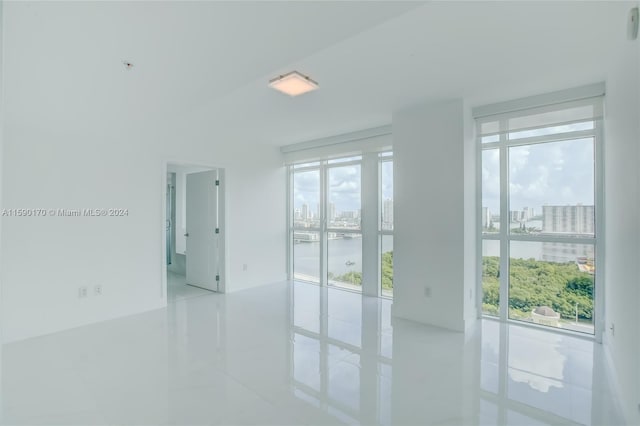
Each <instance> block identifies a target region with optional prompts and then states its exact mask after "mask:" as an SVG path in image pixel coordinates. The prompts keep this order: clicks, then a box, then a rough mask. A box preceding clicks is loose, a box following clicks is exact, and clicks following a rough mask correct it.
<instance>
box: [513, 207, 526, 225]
mask: <svg viewBox="0 0 640 426" xmlns="http://www.w3.org/2000/svg"><path fill="white" fill-rule="evenodd" d="M509 220H510V221H511V222H524V221H525V220H526V219H525V218H524V212H523V211H521V210H511V211H510V212H509Z"/></svg>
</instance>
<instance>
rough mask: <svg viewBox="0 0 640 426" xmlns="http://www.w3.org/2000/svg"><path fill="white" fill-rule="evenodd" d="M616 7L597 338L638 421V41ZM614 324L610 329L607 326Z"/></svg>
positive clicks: (632, 420)
mask: <svg viewBox="0 0 640 426" xmlns="http://www.w3.org/2000/svg"><path fill="white" fill-rule="evenodd" d="M630 7H631V6H630V5H629V4H628V3H627V4H621V5H620V6H619V15H620V17H619V19H620V26H619V28H618V31H617V32H618V34H617V40H618V43H617V45H616V46H612V50H611V58H610V72H609V74H608V75H607V80H606V84H607V93H606V96H605V206H606V208H605V214H606V218H605V226H606V228H605V232H606V238H605V250H606V252H605V256H606V258H605V282H604V284H605V286H606V287H605V293H604V297H605V312H606V314H605V315H606V318H605V320H606V327H605V331H606V332H605V335H604V337H603V340H604V344H605V348H606V351H607V353H608V356H609V360H610V366H611V367H612V369H613V370H614V381H615V382H616V384H617V387H618V390H619V397H620V401H621V404H622V406H623V409H624V411H625V414H626V417H627V418H626V420H627V423H628V424H640V412H639V410H638V404H639V403H640V388H639V386H640V380H639V379H640V368H639V367H640V365H639V363H640V356H639V354H640V336H639V335H638V329H639V327H638V324H639V323H640V316H639V314H638V306H639V304H640V288H639V281H638V260H640V246H639V237H640V222H639V220H638V218H639V217H640V208H639V202H640V198H639V192H640V181H639V179H640V176H639V174H638V162H639V160H640V150H639V149H638V143H639V142H640V128H639V124H638V117H640V103H639V99H640V84H639V82H638V79H639V78H640V65H639V62H640V53H639V51H640V47H639V46H640V42H639V41H637V40H636V41H634V42H632V41H628V40H626V28H625V26H624V22H625V19H626V14H627V12H628V10H629V8H630ZM612 324H615V334H613V333H612V332H611V330H610V329H609V328H610V327H611V325H612Z"/></svg>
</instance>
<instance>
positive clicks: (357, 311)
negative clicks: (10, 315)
mask: <svg viewBox="0 0 640 426" xmlns="http://www.w3.org/2000/svg"><path fill="white" fill-rule="evenodd" d="M391 311H392V301H391V300H388V299H380V298H372V297H363V296H362V295H360V294H356V293H351V292H348V291H344V290H339V289H334V288H322V287H319V286H317V285H312V284H304V283H294V284H292V283H287V282H283V283H278V284H274V285H267V286H262V287H259V288H255V289H252V290H248V291H242V292H237V293H231V294H226V295H223V294H215V293H211V294H205V295H202V296H199V297H190V298H185V299H181V300H176V301H174V302H171V303H170V304H169V306H168V307H167V308H166V309H159V310H154V311H150V312H147V313H144V314H140V315H135V316H131V317H125V318H120V319H117V320H113V321H105V322H102V323H98V324H94V325H90V326H86V327H79V328H76V329H72V330H68V331H65V332H62V333H57V334H53V335H49V336H43V337H38V338H35V339H29V340H25V341H22V342H15V343H11V344H8V345H4V346H3V353H2V386H1V387H0V392H1V398H0V400H1V405H0V408H1V411H0V419H1V420H0V424H8V425H14V424H46V425H49V424H65V425H70V424H77V425H94V424H147V425H148V424H153V425H165V424H223V425H230V424H233V425H235V424H260V425H265V424H272V425H283V424H286V425H298V424H305V425H327V424H366V425H432V424H447V425H478V424H482V425H506V424H509V425H511V424H516V425H524V424H526V425H529V424H605V425H614V424H621V423H622V421H620V418H619V416H618V414H617V411H616V404H615V402H614V401H613V399H612V397H611V393H610V392H609V389H608V386H607V383H608V381H607V377H606V375H605V374H604V372H605V369H604V367H603V366H604V362H603V356H602V347H601V345H599V344H596V343H593V342H592V341H590V340H586V339H581V338H576V337H571V336H566V335H561V334H556V333H552V332H548V331H546V330H538V329H533V328H530V327H524V326H522V325H506V324H502V323H499V322H496V321H492V320H484V321H478V323H477V327H476V329H475V330H473V331H472V332H470V333H468V334H466V335H465V334H462V333H455V332H450V331H447V330H443V329H438V328H433V327H427V326H424V325H420V324H417V323H412V322H408V321H402V320H398V319H395V318H392V315H391V313H392V312H391Z"/></svg>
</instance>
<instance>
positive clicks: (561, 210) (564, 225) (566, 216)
mask: <svg viewBox="0 0 640 426" xmlns="http://www.w3.org/2000/svg"><path fill="white" fill-rule="evenodd" d="M594 223H595V209H594V206H583V205H581V204H578V205H575V206H542V232H543V233H547V234H575V235H593V234H594V232H595V229H594Z"/></svg>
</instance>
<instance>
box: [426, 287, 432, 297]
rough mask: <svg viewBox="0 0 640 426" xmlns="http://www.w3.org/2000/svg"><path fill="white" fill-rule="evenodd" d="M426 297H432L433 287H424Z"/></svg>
mask: <svg viewBox="0 0 640 426" xmlns="http://www.w3.org/2000/svg"><path fill="white" fill-rule="evenodd" d="M424 297H431V287H429V286H427V287H425V288H424Z"/></svg>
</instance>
